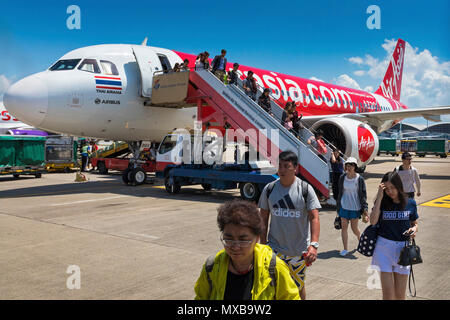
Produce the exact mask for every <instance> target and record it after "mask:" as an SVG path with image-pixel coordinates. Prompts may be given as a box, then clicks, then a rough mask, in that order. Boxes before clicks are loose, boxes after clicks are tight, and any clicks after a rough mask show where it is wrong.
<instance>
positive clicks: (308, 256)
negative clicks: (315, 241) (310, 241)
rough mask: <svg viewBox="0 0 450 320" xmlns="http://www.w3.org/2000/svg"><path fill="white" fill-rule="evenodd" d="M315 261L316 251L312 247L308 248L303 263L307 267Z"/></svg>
mask: <svg viewBox="0 0 450 320" xmlns="http://www.w3.org/2000/svg"><path fill="white" fill-rule="evenodd" d="M316 259H317V249H316V248H315V247H313V246H309V247H308V252H307V253H306V256H305V262H306V264H307V265H311V264H312V263H313V262H314V261H316Z"/></svg>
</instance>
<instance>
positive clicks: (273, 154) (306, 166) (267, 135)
mask: <svg viewBox="0 0 450 320" xmlns="http://www.w3.org/2000/svg"><path fill="white" fill-rule="evenodd" d="M189 81H190V82H191V83H192V84H194V86H195V87H196V88H197V91H198V93H199V98H198V102H197V104H198V115H197V118H198V119H199V120H202V121H203V122H206V121H207V120H208V119H212V118H214V119H215V120H216V121H219V123H220V124H221V125H231V127H232V128H235V129H237V128H240V129H242V132H241V130H236V135H239V134H242V136H243V137H244V138H247V139H248V143H249V144H250V145H251V146H252V147H253V148H254V149H255V150H257V151H258V152H259V153H260V154H261V155H262V156H263V157H267V159H269V160H270V162H271V163H272V164H273V165H274V166H276V163H277V158H278V155H279V153H280V152H282V151H286V150H291V151H294V152H295V153H296V154H297V156H298V159H299V173H300V175H301V176H302V177H303V178H304V179H305V180H307V181H308V182H309V183H310V184H311V185H313V186H314V187H315V188H316V189H317V190H319V191H320V193H322V194H323V195H324V196H326V197H328V196H329V193H330V191H329V189H330V182H329V177H330V175H329V166H328V163H327V162H325V161H323V160H322V159H321V158H319V157H318V155H317V154H316V152H315V151H314V150H313V149H312V148H311V147H310V146H309V145H308V144H307V143H306V141H305V139H304V138H302V137H306V135H309V136H311V135H312V133H310V132H309V133H308V132H307V131H305V132H304V135H303V134H302V135H301V139H298V138H297V137H296V136H295V135H294V134H293V133H291V132H290V131H289V130H287V129H286V128H285V127H284V126H283V125H281V123H280V119H281V114H280V111H281V112H282V108H281V107H280V106H279V105H277V104H276V103H275V102H274V101H272V103H273V105H272V110H273V111H272V112H273V113H274V116H271V115H269V114H268V113H267V112H266V111H265V110H264V109H262V108H261V107H260V106H259V105H258V104H257V103H256V102H255V101H253V100H252V99H251V98H250V97H248V96H247V95H246V94H245V93H244V92H243V91H242V90H241V89H240V88H239V85H240V83H238V85H237V86H236V85H225V84H224V83H223V82H222V81H220V80H219V79H218V78H217V77H216V76H214V74H212V73H211V72H209V71H208V70H196V71H191V72H190V75H189ZM203 101H204V102H206V104H207V105H208V106H211V107H212V108H213V109H214V111H215V112H214V113H213V114H212V115H209V116H208V117H207V118H205V117H202V106H203ZM252 129H253V132H255V133H256V134H253V135H252V134H250V135H248V134H247V135H245V134H244V132H247V133H248V132H252ZM305 130H308V129H305ZM309 136H308V138H309ZM264 140H266V141H264ZM258 141H259V142H260V143H259V144H258ZM330 153H331V152H329V153H328V154H330Z"/></svg>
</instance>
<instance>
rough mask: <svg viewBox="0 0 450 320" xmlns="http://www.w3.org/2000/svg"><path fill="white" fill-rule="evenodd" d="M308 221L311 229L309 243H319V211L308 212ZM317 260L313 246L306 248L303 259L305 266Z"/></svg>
mask: <svg viewBox="0 0 450 320" xmlns="http://www.w3.org/2000/svg"><path fill="white" fill-rule="evenodd" d="M308 220H309V222H310V228H311V242H319V235H320V220H319V210H317V209H313V210H309V211H308ZM316 259H317V249H316V248H315V247H313V246H309V247H308V252H307V254H306V257H305V261H306V264H309V265H310V264H312V263H313V262H314V261H316Z"/></svg>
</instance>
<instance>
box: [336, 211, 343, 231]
mask: <svg viewBox="0 0 450 320" xmlns="http://www.w3.org/2000/svg"><path fill="white" fill-rule="evenodd" d="M334 228H335V229H336V230H341V229H342V220H341V217H339V215H336V218H334Z"/></svg>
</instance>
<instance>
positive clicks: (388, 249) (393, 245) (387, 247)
mask: <svg viewBox="0 0 450 320" xmlns="http://www.w3.org/2000/svg"><path fill="white" fill-rule="evenodd" d="M404 246H405V241H392V240H388V239H386V238H383V237H380V236H378V240H377V244H376V245H375V251H374V252H373V256H372V265H373V266H377V267H378V268H379V269H380V271H381V272H396V273H400V274H406V275H408V274H409V270H410V266H407V267H404V266H401V265H399V264H398V263H397V262H398V258H399V257H400V252H401V251H402V249H403V247H404Z"/></svg>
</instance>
